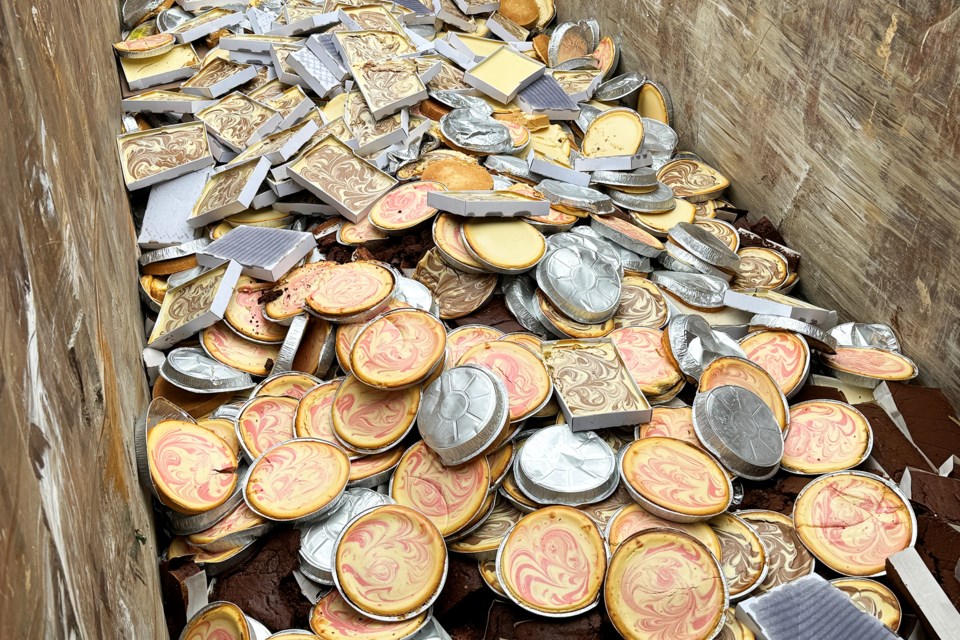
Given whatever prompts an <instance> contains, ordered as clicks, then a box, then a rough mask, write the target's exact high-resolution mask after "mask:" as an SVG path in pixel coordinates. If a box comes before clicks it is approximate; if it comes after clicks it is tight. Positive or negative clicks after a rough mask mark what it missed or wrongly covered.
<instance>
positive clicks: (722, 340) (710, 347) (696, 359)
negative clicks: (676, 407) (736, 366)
mask: <svg viewBox="0 0 960 640" xmlns="http://www.w3.org/2000/svg"><path fill="white" fill-rule="evenodd" d="M664 331H665V332H666V339H667V340H668V342H669V346H670V354H671V355H672V356H673V359H674V360H675V361H676V362H677V366H678V367H679V368H680V371H682V372H683V373H684V375H686V376H687V379H688V380H690V381H696V380H699V379H700V376H701V375H703V369H704V367H706V366H707V365H708V364H710V363H711V362H713V361H714V360H716V359H717V358H720V357H723V356H733V357H737V358H744V359H745V358H746V356H745V355H744V353H743V349H741V348H740V345H739V344H737V342H736V340H734V339H733V338H731V337H730V336H728V335H727V334H725V333H721V332H719V331H714V330H713V329H712V328H711V327H710V325H709V324H708V323H707V321H706V320H704V319H703V318H701V317H700V316H694V315H677V316H674V317H672V318H670V321H669V322H668V323H667V326H666V328H665V329H664Z"/></svg>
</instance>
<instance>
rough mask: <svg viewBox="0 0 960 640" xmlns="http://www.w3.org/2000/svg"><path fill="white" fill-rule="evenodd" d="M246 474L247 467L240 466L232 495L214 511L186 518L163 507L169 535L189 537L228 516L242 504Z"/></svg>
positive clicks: (186, 516)
mask: <svg viewBox="0 0 960 640" xmlns="http://www.w3.org/2000/svg"><path fill="white" fill-rule="evenodd" d="M246 474H247V466H246V465H245V464H241V465H240V466H239V467H238V468H237V486H236V487H235V488H234V490H233V493H231V494H230V497H229V498H227V499H226V501H225V502H224V503H223V504H221V505H220V506H219V507H217V508H215V509H210V510H209V511H204V512H203V513H198V514H194V515H189V516H188V515H184V514H182V513H177V512H176V511H173V510H172V509H168V508H166V507H163V508H162V511H163V513H164V514H165V515H166V516H167V527H168V528H169V529H170V533H172V534H173V535H175V536H189V535H192V534H194V533H200V532H201V531H203V530H205V529H209V528H210V527H212V526H213V525H215V524H217V523H218V522H220V521H221V520H223V519H224V518H226V517H227V516H228V515H230V512H231V511H233V510H234V509H236V508H237V507H238V506H239V505H240V503H241V502H243V479H244V478H245V477H246Z"/></svg>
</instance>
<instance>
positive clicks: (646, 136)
mask: <svg viewBox="0 0 960 640" xmlns="http://www.w3.org/2000/svg"><path fill="white" fill-rule="evenodd" d="M642 120H643V147H644V148H646V149H648V150H649V151H651V152H652V153H655V154H657V155H663V154H668V155H667V158H670V157H671V156H673V152H674V150H675V149H676V148H677V143H678V142H679V141H680V136H678V135H677V132H676V131H674V130H673V127H671V126H670V125H668V124H666V123H665V122H660V121H659V120H654V119H653V118H642Z"/></svg>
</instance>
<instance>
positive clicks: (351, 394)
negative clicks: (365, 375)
mask: <svg viewBox="0 0 960 640" xmlns="http://www.w3.org/2000/svg"><path fill="white" fill-rule="evenodd" d="M419 409H420V388H419V387H409V388H407V389H400V390H395V391H388V390H384V389H376V388H374V387H371V386H368V385H365V384H364V383H363V382H361V381H360V380H359V379H358V378H357V377H356V376H354V375H352V374H351V375H349V376H347V377H346V378H344V380H343V382H342V383H340V387H339V388H338V389H337V391H336V394H335V395H334V399H333V413H332V419H333V432H334V435H335V436H336V438H337V440H338V441H339V442H340V443H342V444H344V445H346V446H347V447H349V448H351V449H353V450H355V451H358V452H360V453H379V452H381V451H383V450H384V449H387V448H389V447H391V446H393V445H394V444H396V443H397V442H398V441H399V440H400V439H401V438H402V437H403V436H405V435H406V434H407V432H408V431H410V428H411V427H412V426H413V421H414V420H415V419H416V417H417V411H418V410H419Z"/></svg>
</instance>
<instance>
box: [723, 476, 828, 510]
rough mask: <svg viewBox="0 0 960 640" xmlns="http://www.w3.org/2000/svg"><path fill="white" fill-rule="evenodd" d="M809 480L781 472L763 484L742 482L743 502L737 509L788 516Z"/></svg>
mask: <svg viewBox="0 0 960 640" xmlns="http://www.w3.org/2000/svg"><path fill="white" fill-rule="evenodd" d="M811 480H813V478H812V477H807V476H795V475H790V474H788V473H787V472H785V471H781V472H779V473H778V474H777V475H775V476H774V477H772V478H771V479H769V480H764V481H763V482H744V483H743V484H744V487H743V488H744V491H743V502H741V503H740V506H739V509H768V510H770V511H778V512H780V513H783V514H785V515H788V516H789V515H791V514H792V513H793V503H794V502H796V500H797V495H798V494H799V493H800V491H801V490H803V488H804V487H805V486H807V484H809V483H810V481H811Z"/></svg>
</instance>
